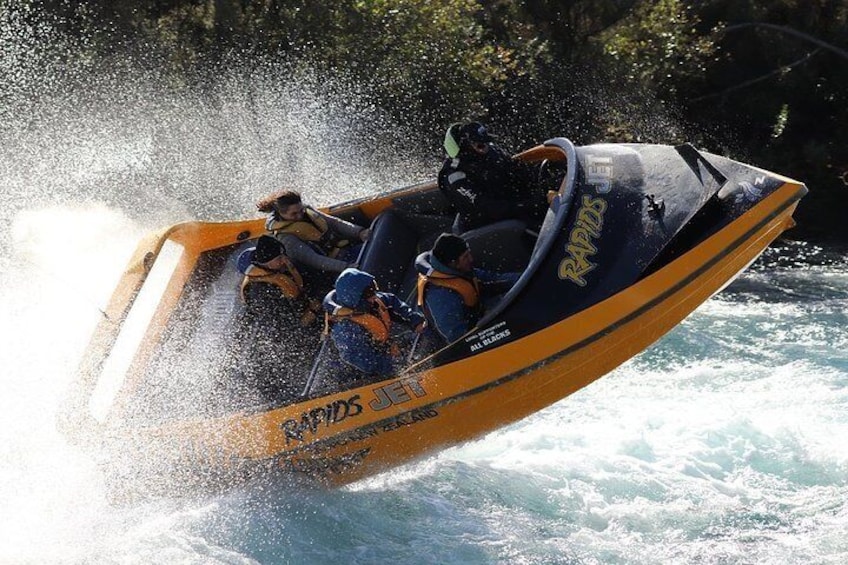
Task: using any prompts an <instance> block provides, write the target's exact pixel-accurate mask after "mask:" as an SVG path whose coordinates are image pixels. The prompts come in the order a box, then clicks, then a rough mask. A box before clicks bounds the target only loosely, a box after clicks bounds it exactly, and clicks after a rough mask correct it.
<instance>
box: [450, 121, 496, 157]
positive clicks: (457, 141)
mask: <svg viewBox="0 0 848 565" xmlns="http://www.w3.org/2000/svg"><path fill="white" fill-rule="evenodd" d="M494 140H495V138H494V137H492V136H491V134H489V130H487V129H486V126H484V125H483V124H481V123H480V122H468V123H456V124H453V125H451V127H449V128H448V131H447V133H446V134H445V152H446V153H447V154H448V156H449V157H451V158H453V157H456V156H457V155H459V152H460V150H461V149H464V148H466V147H468V144H469V143H473V142H478V143H490V142H492V141H494Z"/></svg>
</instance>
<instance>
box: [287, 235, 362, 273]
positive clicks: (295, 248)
mask: <svg viewBox="0 0 848 565" xmlns="http://www.w3.org/2000/svg"><path fill="white" fill-rule="evenodd" d="M277 237H278V239H279V240H280V243H282V244H283V247H284V248H285V250H286V255H288V257H289V258H290V259H294V260H295V261H296V262H299V263H302V264H304V265H306V266H308V267H312V268H313V269H318V270H319V271H330V272H335V273H341V272H342V271H344V270H345V269H347V268H348V267H350V266H351V265H350V264H349V263H347V262H346V261H340V260H339V259H333V258H332V257H327V256H326V255H322V254H321V253H318V252H317V251H315V249H313V248H312V246H311V245H309V244H308V243H305V242H304V241H302V240H301V239H300V238H299V237H297V236H296V235H292V234H283V235H282V236H277Z"/></svg>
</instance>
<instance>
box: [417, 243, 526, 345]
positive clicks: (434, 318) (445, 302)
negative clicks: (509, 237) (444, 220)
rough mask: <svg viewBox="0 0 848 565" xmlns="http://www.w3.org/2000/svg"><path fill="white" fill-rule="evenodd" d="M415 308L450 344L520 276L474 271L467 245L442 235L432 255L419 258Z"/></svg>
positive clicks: (472, 260) (431, 252)
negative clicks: (487, 303)
mask: <svg viewBox="0 0 848 565" xmlns="http://www.w3.org/2000/svg"><path fill="white" fill-rule="evenodd" d="M415 267H416V269H417V270H418V306H419V307H420V308H421V309H422V310H423V311H424V314H425V316H426V318H427V323H428V325H429V327H430V328H431V329H433V330H435V332H437V333H438V335H439V337H440V338H441V339H443V340H444V341H445V342H447V343H450V342H452V341H455V340H457V339H459V338H460V337H462V336H463V335H464V334H465V333H466V332H468V330H470V329H471V328H472V327H474V325H475V324H476V323H477V322H478V321H479V319H480V318H481V316H482V315H483V313H484V311H485V302H486V301H491V300H492V299H493V298H494V297H497V296H499V295H501V294H503V293H505V292H506V291H507V290H509V289H510V288H512V285H514V284H515V283H516V281H518V278H519V277H520V276H521V273H493V272H490V271H485V270H483V269H475V268H474V257H473V256H472V254H471V250H470V249H469V248H468V244H467V243H466V242H465V240H464V239H462V238H461V237H459V236H457V235H453V234H449V233H443V234H442V235H440V236H439V238H438V239H437V240H436V243H435V244H434V245H433V249H432V250H431V251H427V252H424V253H422V254H421V255H419V256H418V258H417V259H416V261H415Z"/></svg>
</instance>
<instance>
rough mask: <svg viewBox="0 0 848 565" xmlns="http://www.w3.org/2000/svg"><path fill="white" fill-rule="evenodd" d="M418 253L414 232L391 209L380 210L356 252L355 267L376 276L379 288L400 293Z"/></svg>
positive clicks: (399, 294)
mask: <svg viewBox="0 0 848 565" xmlns="http://www.w3.org/2000/svg"><path fill="white" fill-rule="evenodd" d="M417 254H418V232H417V231H416V230H414V229H413V228H412V227H411V226H410V225H409V224H408V223H407V222H405V221H404V220H403V219H402V218H401V216H400V215H398V214H397V213H395V212H394V211H392V210H386V211H385V212H383V213H381V214H380V215H379V216H378V217H377V219H376V220H374V224H373V226H372V228H371V237H369V238H368V243H366V245H365V249H363V250H362V255H360V260H359V268H360V269H361V270H363V271H365V272H367V273H371V274H372V275H374V277H375V278H376V279H377V284H378V285H379V286H380V290H384V291H386V292H393V293H395V294H397V295H398V296H400V298H402V299H403V298H406V297H405V296H403V295H402V288H403V286H404V282H405V281H407V280H408V274H409V271H410V269H413V268H414V261H415V257H416V255H417Z"/></svg>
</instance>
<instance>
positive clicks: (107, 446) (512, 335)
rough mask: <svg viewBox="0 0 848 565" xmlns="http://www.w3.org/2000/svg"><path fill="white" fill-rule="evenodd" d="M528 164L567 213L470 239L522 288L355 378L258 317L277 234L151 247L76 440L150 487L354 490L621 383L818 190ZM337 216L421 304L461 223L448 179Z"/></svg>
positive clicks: (590, 159)
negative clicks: (258, 480) (249, 294)
mask: <svg viewBox="0 0 848 565" xmlns="http://www.w3.org/2000/svg"><path fill="white" fill-rule="evenodd" d="M516 158H518V159H522V160H524V161H527V162H528V163H532V164H534V166H538V169H539V178H540V181H539V183H540V186H539V188H540V196H539V197H540V198H544V194H545V192H546V191H548V190H550V191H551V193H550V196H552V198H551V199H550V206H549V207H548V208H547V209H546V210H545V212H544V217H543V218H540V224H539V225H536V226H527V225H525V224H522V223H521V222H516V221H502V222H496V223H494V224H491V225H488V226H485V227H483V228H479V229H476V230H473V231H472V232H468V233H465V234H463V237H465V238H466V240H467V241H468V242H469V244H470V246H471V248H472V251H473V252H474V255H475V258H476V260H477V261H476V262H477V264H478V266H482V267H485V268H488V269H493V270H501V271H503V270H512V271H516V270H517V271H521V273H522V274H521V276H520V278H519V280H518V282H517V283H516V284H515V285H514V286H513V287H512V288H511V289H510V290H509V291H508V292H507V293H506V294H505V295H503V296H502V297H501V298H500V300H499V301H498V302H497V303H496V304H494V305H492V306H491V307H490V308H489V310H488V311H487V312H486V313H485V315H484V317H483V318H482V319H481V320H480V321H479V323H478V324H477V326H476V327H474V328H473V329H472V330H470V331H469V332H468V333H467V334H466V335H464V336H462V337H461V338H460V339H458V340H457V341H455V342H453V343H450V344H447V345H446V346H441V347H440V346H435V347H433V346H429V347H428V346H426V345H424V344H422V343H421V342H420V340H414V339H408V338H407V337H406V336H400V337H399V339H400V340H401V342H402V343H404V344H405V347H406V350H405V351H403V356H404V359H405V360H406V361H408V362H407V364H406V365H405V366H404V368H403V369H402V370H400V371H399V372H398V373H397V374H396V375H393V376H392V377H391V378H387V379H377V380H375V379H367V378H366V379H363V378H355V377H353V376H351V375H350V374H349V371H347V369H346V368H345V367H344V365H343V363H341V362H340V361H339V359H338V356H337V354H336V353H335V350H334V348H333V347H332V344H331V343H330V342H329V341H328V340H322V339H321V338H320V335H316V332H317V333H318V334H320V331H319V330H316V329H314V328H311V329H309V330H306V331H310V332H312V335H303V336H297V335H295V337H291V336H289V338H288V339H287V340H278V339H277V338H276V337H275V336H276V335H278V334H273V332H272V333H270V334H269V333H268V331H267V324H262V323H256V322H253V323H246V322H245V316H244V311H245V307H244V305H243V304H242V302H241V298H240V294H239V285H240V283H241V275H240V273H239V272H238V270H237V269H236V259H237V258H238V256H239V254H240V253H241V252H242V251H243V250H245V249H246V248H247V247H249V246H251V245H252V244H255V241H256V239H257V238H258V237H260V236H261V235H263V234H265V233H266V232H265V228H264V219H262V218H257V219H247V220H242V221H233V222H225V223H204V222H188V223H182V224H178V225H175V226H171V227H169V228H167V229H165V230H163V231H161V232H159V233H155V234H151V235H150V236H148V237H146V238H145V239H144V240H143V241H141V243H140V244H139V246H138V249H137V251H136V252H135V254H134V256H133V257H132V259H131V261H130V263H129V265H128V267H127V269H126V271H125V272H124V274H123V276H122V278H121V280H120V282H119V284H118V286H117V288H116V289H115V291H114V294H113V296H112V298H111V300H110V302H109V304H108V306H107V308H106V310H105V317H104V319H103V321H102V322H101V323H100V324H99V326H98V327H97V328H96V330H95V333H94V335H93V337H92V339H91V341H90V344H89V346H88V348H87V350H86V352H85V354H84V357H83V360H82V362H81V364H80V367H79V371H78V378H77V379H76V382H75V383H74V386H73V390H72V391H71V394H70V395H69V400H68V402H67V405H66V409H65V411H64V412H63V414H64V415H63V422H62V423H63V429H65V430H67V431H68V433H70V434H71V435H72V436H73V437H75V438H77V439H79V440H81V441H84V443H85V444H86V445H88V446H90V447H92V448H93V449H96V452H97V453H98V454H99V456H100V457H101V459H102V461H103V464H104V466H105V467H106V468H107V469H108V470H109V476H110V477H111V479H112V481H113V482H115V483H119V484H121V485H128V484H131V483H132V484H134V485H142V486H136V487H133V488H136V489H137V490H138V492H143V493H146V492H154V491H156V489H157V488H165V489H171V490H173V489H175V488H177V487H176V485H202V486H205V487H215V486H225V485H229V484H232V483H233V482H234V481H237V480H244V479H248V478H251V477H255V476H257V475H262V474H269V473H272V474H278V473H279V474H283V475H291V476H294V477H303V478H304V479H305V480H307V481H309V482H311V481H317V482H319V483H321V484H325V485H331V486H336V485H343V484H346V483H350V482H353V481H357V480H360V479H363V478H366V477H369V476H372V475H375V474H378V473H381V472H383V471H386V470H388V469H391V468H393V467H395V466H398V465H401V464H403V463H406V462H409V461H412V460H415V459H418V458H421V457H424V456H427V455H428V454H432V453H434V452H437V451H438V450H441V449H444V448H446V447H449V446H453V445H456V444H459V443H461V442H465V441H468V440H472V439H475V438H479V437H480V436H482V435H483V434H486V433H487V432H490V431H492V430H495V429H497V428H499V427H502V426H505V425H508V424H510V423H512V422H515V421H517V420H520V419H521V418H524V417H526V416H528V415H530V414H533V413H534V412H537V411H538V410H541V409H542V408H544V407H546V406H548V405H550V404H552V403H555V402H557V401H559V400H561V399H563V398H565V397H567V396H568V395H569V394H571V393H573V392H575V391H577V390H579V389H581V388H582V387H584V386H586V385H588V384H590V383H592V382H593V381H595V380H596V379H598V378H600V377H602V376H603V375H605V374H607V373H609V372H610V371H611V370H613V369H614V368H615V367H617V366H619V365H620V364H622V363H624V362H625V361H627V360H628V359H630V358H632V357H633V356H635V355H636V354H638V353H639V352H641V351H642V350H644V349H645V348H646V347H648V346H649V345H651V344H652V343H653V342H655V341H656V340H657V339H659V338H660V337H661V336H663V335H664V334H665V333H666V332H668V331H669V330H671V329H672V328H674V327H675V325H677V324H678V323H679V322H680V321H681V320H683V319H684V318H685V317H686V316H687V315H689V314H690V313H691V312H692V311H693V310H694V309H695V308H697V307H698V306H699V305H700V304H701V303H703V302H704V301H705V300H707V299H708V298H709V297H710V296H712V295H713V294H715V293H716V292H718V291H720V290H721V289H722V288H723V287H724V286H726V285H727V284H729V283H730V282H731V281H732V280H733V278H734V277H736V276H737V275H738V274H739V273H740V272H741V271H743V270H744V269H745V268H746V266H748V265H749V264H750V263H751V262H753V261H754V260H755V259H756V258H757V257H758V256H759V255H760V253H762V251H763V250H764V249H765V248H766V247H767V246H768V245H769V244H770V243H771V242H772V241H774V240H775V238H777V237H778V236H780V235H781V233H782V232H783V231H784V230H786V229H788V228H790V227H791V226H793V225H794V222H793V219H792V214H793V211H794V209H795V207H796V206H797V204H798V202H799V200H800V199H801V198H802V197H803V196H804V194H806V192H807V189H806V187H805V186H804V185H803V184H802V183H800V182H798V181H794V180H791V179H789V178H786V177H783V176H781V175H778V174H775V173H771V172H768V171H765V170H761V169H758V168H755V167H752V166H749V165H745V164H742V163H739V162H736V161H733V160H730V159H728V158H725V157H722V156H719V155H714V154H711V153H708V152H705V151H701V150H697V149H696V148H695V147H693V146H692V145H690V144H684V145H679V146H666V145H648V144H595V145H587V146H579V147H578V146H575V145H573V144H572V143H571V142H570V141H569V140H567V139H565V138H555V139H551V140H549V141H546V142H545V143H543V144H541V145H538V146H536V147H533V148H531V149H529V150H527V151H525V152H523V153H520V154H519V155H516ZM324 211H325V212H327V213H330V214H332V215H335V216H338V217H341V218H344V219H347V220H350V221H353V222H355V223H358V224H360V225H371V226H372V233H371V237H370V239H369V241H368V242H367V243H366V245H365V247H364V248H363V250H362V252H361V255H360V260H359V265H360V268H361V269H363V270H366V271H368V272H370V273H372V274H373V275H374V276H375V277H376V278H377V281H378V283H379V285H380V287H381V289H383V290H388V291H391V292H394V293H395V294H397V295H398V296H401V297H404V298H405V297H412V296H414V288H415V284H416V273H415V268H414V262H415V258H416V256H417V255H418V254H419V253H420V252H422V251H425V250H427V249H428V248H429V245H430V244H431V243H432V241H433V239H434V238H435V237H436V236H437V235H438V234H439V233H441V232H443V231H449V230H450V229H451V226H452V225H454V212H453V210H452V209H451V208H450V206H449V204H448V202H447V201H446V200H445V198H444V197H443V195H442V194H441V192H440V191H439V189H438V187H437V185H436V183H435V182H423V183H418V184H414V185H411V186H408V187H404V188H399V189H394V190H389V191H386V192H384V193H381V194H377V195H376V196H372V197H368V198H364V199H359V200H354V201H350V202H345V203H342V204H338V205H335V206H331V207H329V208H326V209H325V210H324ZM412 302H413V303H414V299H413V300H412ZM269 323H270V322H269ZM295 357H296V358H297V359H298V360H299V361H298V362H293V361H292V359H294V358H295ZM162 485H167V486H166V487H162Z"/></svg>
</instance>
